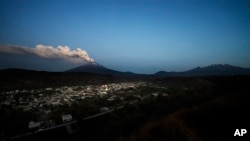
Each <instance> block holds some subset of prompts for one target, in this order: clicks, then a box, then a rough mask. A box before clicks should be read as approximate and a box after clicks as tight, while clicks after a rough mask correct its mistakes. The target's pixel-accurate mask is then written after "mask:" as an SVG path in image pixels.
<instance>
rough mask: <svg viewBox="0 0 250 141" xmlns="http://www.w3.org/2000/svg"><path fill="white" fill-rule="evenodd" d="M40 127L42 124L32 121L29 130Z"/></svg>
mask: <svg viewBox="0 0 250 141" xmlns="http://www.w3.org/2000/svg"><path fill="white" fill-rule="evenodd" d="M40 125H41V122H34V121H30V122H29V129H32V128H39V127H40Z"/></svg>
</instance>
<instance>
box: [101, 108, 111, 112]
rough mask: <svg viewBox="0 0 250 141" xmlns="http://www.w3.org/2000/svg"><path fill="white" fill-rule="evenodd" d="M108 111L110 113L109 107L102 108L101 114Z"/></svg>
mask: <svg viewBox="0 0 250 141" xmlns="http://www.w3.org/2000/svg"><path fill="white" fill-rule="evenodd" d="M106 111H109V108H108V107H102V108H101V112H106Z"/></svg>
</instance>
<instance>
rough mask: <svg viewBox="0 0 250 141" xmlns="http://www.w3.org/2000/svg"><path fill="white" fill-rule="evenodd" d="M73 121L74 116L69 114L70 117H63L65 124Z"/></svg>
mask: <svg viewBox="0 0 250 141" xmlns="http://www.w3.org/2000/svg"><path fill="white" fill-rule="evenodd" d="M71 120H72V115H71V114H68V115H62V121H63V122H68V121H71Z"/></svg>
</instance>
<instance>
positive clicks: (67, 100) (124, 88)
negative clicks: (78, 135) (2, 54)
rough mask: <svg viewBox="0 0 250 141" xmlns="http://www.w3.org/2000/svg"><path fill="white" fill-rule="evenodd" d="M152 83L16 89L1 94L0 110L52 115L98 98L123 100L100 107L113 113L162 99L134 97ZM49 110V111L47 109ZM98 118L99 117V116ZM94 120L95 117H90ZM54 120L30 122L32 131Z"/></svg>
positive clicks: (67, 119) (64, 118) (69, 118)
mask: <svg viewBox="0 0 250 141" xmlns="http://www.w3.org/2000/svg"><path fill="white" fill-rule="evenodd" d="M150 85H151V84H150V83H148V82H143V81H139V82H124V83H117V84H115V83H110V84H105V85H88V86H63V87H58V88H49V87H48V88H44V89H36V90H14V91H8V92H1V93H0V110H1V108H2V107H3V106H11V107H12V108H16V109H21V110H23V111H30V110H35V111H43V112H42V113H43V114H46V115H48V113H51V112H52V111H51V110H50V108H51V107H53V109H54V108H56V107H57V106H60V105H68V106H71V105H72V104H73V103H76V102H78V101H80V100H84V99H86V98H92V97H95V96H98V97H101V98H104V99H106V100H107V101H110V102H111V101H114V100H119V101H122V102H121V104H120V103H119V105H116V106H114V107H108V106H103V107H100V113H99V114H102V113H105V112H110V111H113V110H116V109H122V108H123V107H124V105H125V104H126V103H127V104H135V103H137V102H139V101H141V100H144V99H146V98H148V97H158V95H159V93H158V92H154V93H151V94H147V95H143V96H142V95H139V94H133V92H134V90H136V89H137V88H139V87H146V86H150ZM122 93H127V94H128V93H131V94H133V96H132V99H129V100H127V101H126V100H125V98H126V94H125V95H122ZM161 95H162V96H169V95H168V94H161ZM45 109H46V110H45ZM97 115H98V114H97ZM90 117H91V116H90ZM61 120H62V122H63V123H65V122H70V121H72V120H73V119H72V115H71V114H67V115H62V116H61ZM53 124H55V123H54V122H53V121H52V120H48V119H46V118H45V119H43V121H38V122H35V121H30V122H29V123H28V128H29V129H30V130H32V131H39V130H42V129H44V128H48V127H51V126H54V125H53Z"/></svg>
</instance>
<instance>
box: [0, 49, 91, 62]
mask: <svg viewBox="0 0 250 141" xmlns="http://www.w3.org/2000/svg"><path fill="white" fill-rule="evenodd" d="M0 52H5V53H12V54H34V55H37V56H40V57H43V58H62V59H67V60H69V61H71V62H75V63H81V62H82V61H83V60H84V61H87V62H91V63H92V62H94V59H92V58H90V57H89V55H88V53H87V52H86V51H85V50H82V49H80V48H77V49H76V50H70V48H69V47H68V46H58V47H57V48H55V47H53V46H45V45H36V47H35V48H29V47H23V46H15V45H0Z"/></svg>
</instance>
